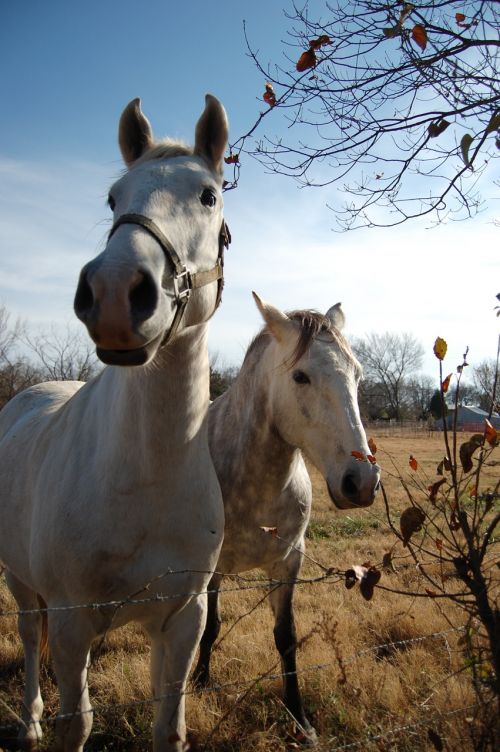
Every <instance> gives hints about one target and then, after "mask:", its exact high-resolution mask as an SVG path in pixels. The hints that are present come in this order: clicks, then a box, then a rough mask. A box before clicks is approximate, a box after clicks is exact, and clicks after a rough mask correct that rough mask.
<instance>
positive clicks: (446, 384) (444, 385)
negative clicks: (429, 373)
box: [441, 373, 453, 394]
mask: <svg viewBox="0 0 500 752" xmlns="http://www.w3.org/2000/svg"><path fill="white" fill-rule="evenodd" d="M452 376H453V374H452V373H449V374H448V376H447V377H446V378H445V379H444V381H443V383H442V384H441V390H442V392H443V394H446V392H447V391H448V389H449V388H450V381H451V377H452Z"/></svg>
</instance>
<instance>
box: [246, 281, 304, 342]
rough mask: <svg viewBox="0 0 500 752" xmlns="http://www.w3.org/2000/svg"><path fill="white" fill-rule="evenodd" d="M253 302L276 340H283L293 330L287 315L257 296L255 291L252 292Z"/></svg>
mask: <svg viewBox="0 0 500 752" xmlns="http://www.w3.org/2000/svg"><path fill="white" fill-rule="evenodd" d="M252 295H253V299H254V300H255V304H256V306H257V308H258V309H259V311H260V314H261V316H262V318H263V319H264V321H265V322H266V324H267V328H268V329H269V331H270V332H271V334H272V335H273V337H274V338H275V339H277V340H278V342H284V340H285V339H286V337H287V336H288V335H289V334H290V332H292V331H294V326H293V324H292V322H291V321H290V319H289V318H288V316H286V315H285V314H284V313H283V312H282V311H280V310H279V308H275V307H274V306H273V305H271V304H270V303H265V302H264V301H263V300H261V299H260V298H259V296H258V295H257V293H256V292H252Z"/></svg>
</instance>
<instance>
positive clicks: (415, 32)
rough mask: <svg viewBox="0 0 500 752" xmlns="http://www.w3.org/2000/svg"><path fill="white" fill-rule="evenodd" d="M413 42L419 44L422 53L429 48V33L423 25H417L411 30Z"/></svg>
mask: <svg viewBox="0 0 500 752" xmlns="http://www.w3.org/2000/svg"><path fill="white" fill-rule="evenodd" d="M411 36H412V39H413V41H414V42H415V43H416V44H418V46H419V47H420V49H421V50H422V52H423V51H424V50H425V48H426V47H427V32H426V30H425V28H424V27H423V26H422V24H416V25H415V26H414V27H413V29H412V30H411Z"/></svg>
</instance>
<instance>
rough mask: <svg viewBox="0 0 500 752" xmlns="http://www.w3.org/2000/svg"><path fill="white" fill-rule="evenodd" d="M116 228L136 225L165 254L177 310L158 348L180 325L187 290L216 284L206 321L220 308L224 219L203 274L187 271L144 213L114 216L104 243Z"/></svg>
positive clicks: (226, 245)
mask: <svg viewBox="0 0 500 752" xmlns="http://www.w3.org/2000/svg"><path fill="white" fill-rule="evenodd" d="M120 225H139V226H140V227H142V228H143V229H144V230H146V231H147V232H149V234H150V235H152V236H153V237H154V239H155V240H156V241H157V242H158V243H159V245H160V246H161V249H162V251H163V253H164V254H165V256H166V258H167V260H168V261H169V262H170V265H171V267H172V270H173V274H172V280H173V285H174V295H175V302H176V304H177V309H176V311H175V315H174V320H173V321H172V325H171V327H170V329H169V330H168V332H167V333H166V334H165V336H164V338H163V340H162V343H161V344H162V346H163V345H166V344H167V342H169V341H170V340H171V339H172V337H173V336H174V335H175V333H176V331H177V329H178V327H179V324H180V322H181V319H182V315H183V313H184V310H185V308H186V306H187V304H188V301H189V298H190V297H191V291H192V290H197V289H198V288H200V287H204V286H205V285H210V284H212V282H215V281H217V297H216V300H215V307H214V310H213V311H212V313H211V314H210V316H209V318H211V317H212V316H213V315H214V313H215V311H216V310H217V308H218V307H219V305H220V302H221V298H222V288H223V287H224V249H225V248H229V243H230V242H231V233H230V232H229V227H228V226H227V224H226V223H225V221H224V220H222V225H221V228H220V232H219V253H218V256H217V261H216V263H215V266H214V267H212V269H209V270H208V271H206V272H193V273H192V272H190V271H188V269H187V268H186V265H185V264H183V263H182V261H181V259H180V257H179V254H178V253H177V251H176V250H175V248H174V246H173V245H172V243H171V242H170V240H169V239H168V238H167V236H166V235H165V234H164V232H163V231H162V230H161V229H160V228H159V227H158V225H157V224H156V223H155V222H153V220H152V219H150V218H149V217H146V216H144V214H122V216H121V217H118V219H117V220H116V222H115V223H114V225H113V227H112V228H111V230H110V232H109V235H108V241H109V239H110V238H111V236H112V235H114V233H115V232H116V230H117V229H118V227H120ZM164 289H165V288H164Z"/></svg>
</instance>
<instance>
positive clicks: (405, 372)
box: [0, 305, 499, 421]
mask: <svg viewBox="0 0 500 752" xmlns="http://www.w3.org/2000/svg"><path fill="white" fill-rule="evenodd" d="M352 346H353V350H354V352H355V354H356V356H357V357H358V359H359V361H360V362H361V365H362V366H363V371H364V378H363V380H362V382H361V384H360V389H359V403H360V409H361V415H362V418H363V420H364V421H372V420H396V421H400V420H422V421H423V420H426V419H427V418H428V417H429V416H430V415H432V414H435V413H436V410H439V408H438V407H436V405H437V398H436V392H437V394H438V395H439V384H438V383H437V380H436V379H433V378H431V377H430V376H427V375H426V374H423V373H421V368H422V358H423V354H424V349H423V347H422V345H421V343H420V342H419V341H418V340H417V339H416V338H415V337H414V336H413V335H412V334H408V333H403V334H396V333H393V332H386V333H385V334H376V333H371V334H368V335H367V336H366V337H364V338H356V339H354V341H353V342H352ZM100 367H101V366H100V363H99V361H98V360H97V358H96V356H95V351H94V347H93V345H92V343H91V342H90V340H89V339H88V337H87V336H86V335H85V334H81V335H80V334H78V333H75V331H73V330H71V329H70V328H68V329H67V330H66V331H65V332H61V331H60V330H58V329H56V328H54V327H51V328H49V330H45V331H43V330H34V329H28V327H27V326H26V325H25V324H24V323H23V322H22V321H20V320H13V318H12V316H11V314H10V313H9V311H8V310H7V309H6V308H5V306H1V305H0V407H2V406H3V405H4V404H5V403H6V402H8V401H9V400H10V399H11V398H12V397H14V396H15V395H16V394H17V393H18V392H20V391H22V390H23V389H26V388H27V387H29V386H31V385H33V384H37V383H40V382H42V381H66V380H76V381H87V380H88V379H89V378H91V377H92V376H94V375H96V374H97V373H98V371H99V369H100ZM495 374H496V361H495V360H494V359H493V358H492V359H491V360H484V361H482V362H481V363H480V364H479V365H478V366H475V367H473V368H471V373H470V375H469V379H470V380H471V382H472V383H469V384H464V382H462V384H461V387H460V402H461V404H464V403H465V404H474V405H476V406H478V407H482V408H483V409H484V410H487V411H489V409H490V407H491V404H492V395H493V388H494V384H495ZM237 375H238V368H237V367H235V366H227V365H225V364H224V363H223V362H221V359H220V357H219V356H218V355H213V356H212V358H211V361H210V399H212V400H214V399H216V398H217V397H219V396H220V395H221V394H223V393H224V392H225V391H226V389H228V388H229V387H230V386H231V384H232V383H233V381H234V380H235V378H236V376H237ZM497 381H499V379H498V376H497ZM449 395H450V397H451V398H453V396H454V391H453V386H452V387H451V388H450V392H449ZM433 400H434V402H433ZM439 400H440V397H439Z"/></svg>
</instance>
